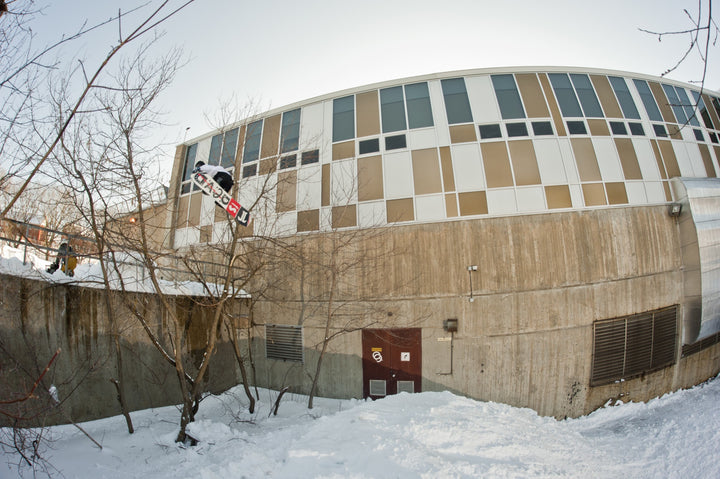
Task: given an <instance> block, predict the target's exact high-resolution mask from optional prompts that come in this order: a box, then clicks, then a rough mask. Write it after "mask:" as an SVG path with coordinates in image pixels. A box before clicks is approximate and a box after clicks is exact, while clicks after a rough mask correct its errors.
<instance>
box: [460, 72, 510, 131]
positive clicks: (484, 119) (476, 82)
mask: <svg viewBox="0 0 720 479" xmlns="http://www.w3.org/2000/svg"><path fill="white" fill-rule="evenodd" d="M465 88H466V89H467V92H468V98H469V99H470V108H471V109H472V114H473V120H475V123H490V122H497V121H500V120H501V119H502V118H501V117H500V108H499V107H498V104H497V101H496V100H495V89H494V88H493V85H492V80H491V79H490V75H481V76H474V77H467V78H465Z"/></svg>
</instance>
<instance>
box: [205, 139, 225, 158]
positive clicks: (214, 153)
mask: <svg viewBox="0 0 720 479" xmlns="http://www.w3.org/2000/svg"><path fill="white" fill-rule="evenodd" d="M222 138H223V135H222V133H218V134H217V135H215V136H213V137H212V140H211V141H210V153H209V154H208V161H207V164H208V165H218V164H220V153H221V152H222Z"/></svg>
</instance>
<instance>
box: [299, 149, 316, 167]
mask: <svg viewBox="0 0 720 479" xmlns="http://www.w3.org/2000/svg"><path fill="white" fill-rule="evenodd" d="M318 161H320V150H310V151H303V154H302V158H301V159H300V163H302V164H303V165H309V164H311V163H317V162H318Z"/></svg>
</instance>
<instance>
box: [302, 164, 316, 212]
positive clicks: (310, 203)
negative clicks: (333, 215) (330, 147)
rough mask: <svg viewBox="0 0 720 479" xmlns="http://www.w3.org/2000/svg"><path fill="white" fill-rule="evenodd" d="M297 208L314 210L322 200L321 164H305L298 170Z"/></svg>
mask: <svg viewBox="0 0 720 479" xmlns="http://www.w3.org/2000/svg"><path fill="white" fill-rule="evenodd" d="M297 175H298V185H297V209H298V210H300V211H303V210H314V209H317V208H320V204H321V202H322V166H320V165H312V166H305V167H302V168H300V169H299V170H298V172H297Z"/></svg>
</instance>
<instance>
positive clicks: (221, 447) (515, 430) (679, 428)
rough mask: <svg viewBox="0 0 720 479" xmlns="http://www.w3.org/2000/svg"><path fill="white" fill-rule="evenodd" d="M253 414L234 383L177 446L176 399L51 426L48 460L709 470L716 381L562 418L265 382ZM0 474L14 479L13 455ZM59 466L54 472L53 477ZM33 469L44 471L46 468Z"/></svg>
mask: <svg viewBox="0 0 720 479" xmlns="http://www.w3.org/2000/svg"><path fill="white" fill-rule="evenodd" d="M260 396H261V400H260V402H259V407H258V409H257V410H256V412H255V414H252V415H251V414H249V413H248V412H247V409H246V406H247V398H245V397H244V392H243V391H242V389H241V388H235V389H233V390H231V391H229V392H227V393H225V394H223V395H221V396H211V397H209V398H207V399H206V400H205V401H203V403H202V405H201V407H200V412H199V419H198V420H197V421H196V422H195V423H193V424H191V426H190V433H191V434H192V435H193V436H194V437H196V438H197V439H198V440H199V443H198V445H197V446H195V447H185V446H181V445H179V444H177V443H175V442H174V439H175V436H176V434H177V432H178V420H179V412H178V410H177V409H176V408H174V407H166V408H162V409H155V410H146V411H140V412H135V413H132V419H133V422H134V425H135V428H136V432H135V433H134V434H132V435H130V434H128V432H127V428H126V426H125V421H124V418H123V417H122V416H117V417H113V418H109V419H103V420H99V421H93V422H89V423H85V424H83V425H82V427H83V428H84V429H85V430H86V431H87V433H88V434H90V435H91V436H92V437H93V438H94V439H95V440H96V441H98V442H99V443H101V444H102V450H100V449H99V448H98V447H97V446H95V445H94V444H93V443H92V442H91V441H90V440H89V439H88V438H87V437H86V436H85V435H83V434H82V433H81V432H80V431H79V430H78V429H76V428H75V427H73V426H59V427H53V428H51V429H50V431H49V436H48V437H49V439H50V443H49V446H48V447H45V448H43V449H42V451H41V453H42V455H43V457H44V458H45V459H47V461H48V462H49V463H50V464H51V465H52V466H53V467H54V468H55V469H54V470H51V472H52V473H54V474H56V475H57V477H65V478H93V479H95V478H123V479H125V478H153V479H155V478H173V479H175V478H202V479H210V478H265V477H272V478H415V477H423V478H477V477H490V478H494V477H501V478H507V477H517V478H521V477H522V478H525V477H531V478H536V477H539V478H548V477H568V478H581V477H582V478H584V477H588V478H618V477H628V478H717V477H720V461H718V455H717V449H718V446H720V413H719V412H718V404H719V403H720V402H719V401H720V380H717V379H715V380H713V381H710V382H709V383H706V384H704V385H702V386H698V387H696V388H693V389H691V390H686V391H680V392H677V393H674V394H668V395H666V396H664V397H662V398H659V399H655V400H653V401H650V402H649V403H647V404H643V403H629V404H621V405H613V406H607V407H605V408H602V409H600V410H598V411H595V412H594V413H592V414H590V415H589V416H586V417H581V418H578V419H568V420H564V421H557V420H555V419H552V418H547V417H539V416H538V415H537V414H536V413H535V412H533V411H532V410H529V409H519V408H514V407H510V406H506V405H502V404H497V403H488V402H480V401H474V400H471V399H467V398H464V397H460V396H455V395H453V394H451V393H449V392H426V393H419V394H406V393H403V394H400V395H397V396H389V397H387V398H385V399H382V400H379V401H374V402H373V401H367V402H365V401H358V400H332V399H319V400H316V407H315V408H314V409H312V410H308V409H307V408H306V400H307V398H305V397H302V396H294V395H290V394H286V395H285V396H284V397H283V400H282V402H281V403H280V409H279V412H278V415H277V416H269V411H270V410H271V407H272V405H273V402H274V400H275V397H276V396H277V394H276V393H274V392H272V391H267V390H261V391H260ZM0 459H1V462H0V477H3V478H5V477H16V476H17V475H18V474H19V471H20V472H22V473H23V476H25V477H32V473H31V471H30V470H28V469H20V470H19V469H18V467H17V463H18V458H17V457H16V456H13V455H10V454H8V453H7V452H5V453H4V456H3V457H2V458H0ZM60 473H62V475H61V474H60ZM38 477H47V476H46V474H45V473H41V474H39V475H38Z"/></svg>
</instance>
